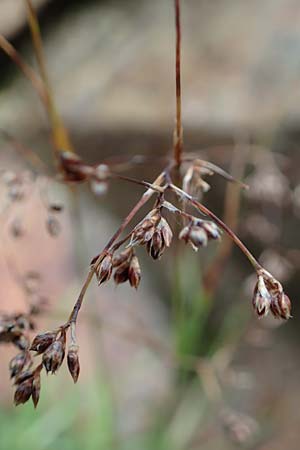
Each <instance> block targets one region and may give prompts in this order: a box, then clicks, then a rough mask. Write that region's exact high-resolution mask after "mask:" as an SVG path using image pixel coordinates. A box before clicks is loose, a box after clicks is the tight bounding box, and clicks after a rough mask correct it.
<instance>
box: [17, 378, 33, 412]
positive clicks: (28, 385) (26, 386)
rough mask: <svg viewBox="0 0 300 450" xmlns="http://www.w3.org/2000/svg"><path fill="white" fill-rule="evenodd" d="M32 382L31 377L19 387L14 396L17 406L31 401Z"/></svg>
mask: <svg viewBox="0 0 300 450" xmlns="http://www.w3.org/2000/svg"><path fill="white" fill-rule="evenodd" d="M32 381H33V377H30V378H28V379H26V380H25V381H23V382H22V383H20V384H19V385H18V386H17V388H16V390H15V395H14V403H15V405H16V406H17V405H20V404H23V403H26V402H27V401H28V400H29V399H30V397H31V394H32Z"/></svg>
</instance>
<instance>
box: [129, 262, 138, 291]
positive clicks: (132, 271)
mask: <svg viewBox="0 0 300 450" xmlns="http://www.w3.org/2000/svg"><path fill="white" fill-rule="evenodd" d="M128 279H129V283H130V285H131V286H132V287H134V288H135V289H137V288H138V286H139V284H140V281H141V268H140V264H139V260H138V258H137V257H136V256H133V257H132V259H131V261H130V265H129V269H128Z"/></svg>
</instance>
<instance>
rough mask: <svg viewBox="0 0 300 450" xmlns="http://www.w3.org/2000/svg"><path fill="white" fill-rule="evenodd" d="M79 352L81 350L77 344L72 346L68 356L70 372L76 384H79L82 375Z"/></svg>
mask: <svg viewBox="0 0 300 450" xmlns="http://www.w3.org/2000/svg"><path fill="white" fill-rule="evenodd" d="M78 350H79V347H78V345H75V344H72V345H70V347H69V350H68V356H67V362H68V368H69V372H70V374H71V376H72V378H73V381H74V383H77V380H78V377H79V373H80V364H79V356H78Z"/></svg>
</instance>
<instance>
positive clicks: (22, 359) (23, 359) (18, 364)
mask: <svg viewBox="0 0 300 450" xmlns="http://www.w3.org/2000/svg"><path fill="white" fill-rule="evenodd" d="M27 362H28V354H27V353H26V352H22V353H18V354H17V355H16V356H15V357H14V358H12V359H11V361H10V363H9V373H10V378H14V377H15V376H17V375H19V373H21V371H22V370H23V368H24V366H25V364H26V363H27Z"/></svg>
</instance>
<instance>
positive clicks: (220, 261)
mask: <svg viewBox="0 0 300 450" xmlns="http://www.w3.org/2000/svg"><path fill="white" fill-rule="evenodd" d="M247 154H248V151H247V148H246V147H244V146H240V145H237V146H236V148H235V149H234V153H233V158H232V164H231V171H232V173H233V174H234V176H235V177H236V178H241V177H242V176H243V172H244V168H245V164H246V159H247ZM240 204H241V190H240V189H239V188H238V186H237V185H234V184H228V185H227V188H226V193H225V202H224V222H225V223H226V224H227V225H228V226H229V228H230V229H231V230H233V231H235V230H236V229H237V226H238V217H239V210H240ZM232 244H233V241H232V239H230V238H227V239H224V240H223V242H222V244H221V246H220V249H219V251H218V253H217V255H216V258H215V259H214V260H213V262H212V263H211V265H210V266H209V267H208V269H207V270H206V272H205V273H204V275H203V286H204V289H205V291H206V293H207V294H208V295H210V296H211V295H212V294H213V292H214V291H215V289H216V287H217V285H218V282H219V280H220V279H221V276H220V275H221V273H222V270H223V267H224V264H225V262H226V260H227V259H228V258H229V256H230V253H231V251H232Z"/></svg>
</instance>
